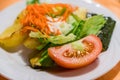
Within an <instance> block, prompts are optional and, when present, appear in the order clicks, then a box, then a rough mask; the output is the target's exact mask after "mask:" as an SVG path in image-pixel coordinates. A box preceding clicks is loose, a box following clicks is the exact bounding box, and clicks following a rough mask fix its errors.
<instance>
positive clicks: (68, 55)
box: [48, 35, 102, 69]
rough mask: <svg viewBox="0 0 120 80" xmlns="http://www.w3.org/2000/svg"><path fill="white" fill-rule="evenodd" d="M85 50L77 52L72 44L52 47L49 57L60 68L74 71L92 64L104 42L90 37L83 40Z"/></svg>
mask: <svg viewBox="0 0 120 80" xmlns="http://www.w3.org/2000/svg"><path fill="white" fill-rule="evenodd" d="M79 41H80V42H82V44H83V45H84V47H83V50H81V51H80V50H75V49H74V48H73V46H72V44H71V43H70V44H65V45H63V46H58V47H51V48H49V49H48V54H49V56H50V57H51V58H52V59H53V60H54V61H55V62H56V63H57V64H58V65H60V66H62V67H64V68H69V69H74V68H79V67H83V66H86V65H88V64H90V63H92V62H93V61H94V60H95V59H96V58H97V56H98V55H99V54H100V52H101V50H102V42H101V40H100V39H99V38H98V37H97V36H95V35H89V36H87V37H85V38H83V39H81V40H79Z"/></svg>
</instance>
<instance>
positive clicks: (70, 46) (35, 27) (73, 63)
mask: <svg viewBox="0 0 120 80" xmlns="http://www.w3.org/2000/svg"><path fill="white" fill-rule="evenodd" d="M115 23H116V22H115V20H113V19H112V18H110V17H106V16H104V15H103V14H95V13H90V12H88V10H87V9H86V8H83V7H79V6H75V5H72V4H65V3H55V4H50V3H40V2H39V0H28V1H27V6H26V8H25V9H24V10H22V11H21V13H20V14H19V15H18V16H17V18H16V20H15V21H14V23H13V25H11V26H10V27H8V28H7V29H6V30H5V31H4V32H3V33H2V34H0V47H1V48H3V49H5V50H6V51H9V52H13V51H18V47H19V46H21V45H23V46H24V47H25V48H28V49H30V50H32V52H31V54H30V56H28V58H29V63H30V66H31V67H32V68H50V67H53V66H54V67H57V66H61V67H63V68H68V69H76V68H80V67H84V66H87V65H89V64H90V63H92V62H93V61H95V60H96V58H97V57H98V55H99V54H100V53H101V52H103V51H106V50H107V49H108V47H109V43H110V39H111V36H112V33H113V30H114V27H115Z"/></svg>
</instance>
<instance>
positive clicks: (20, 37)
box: [0, 31, 27, 51]
mask: <svg viewBox="0 0 120 80" xmlns="http://www.w3.org/2000/svg"><path fill="white" fill-rule="evenodd" d="M26 37H27V34H22V32H21V31H16V32H14V33H13V34H12V35H11V36H9V37H6V38H3V39H0V47H2V48H3V49H5V50H7V51H11V50H15V49H16V48H17V47H18V46H19V45H20V44H22V43H23V41H24V40H25V39H26Z"/></svg>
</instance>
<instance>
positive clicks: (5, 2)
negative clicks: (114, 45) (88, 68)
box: [0, 0, 120, 80]
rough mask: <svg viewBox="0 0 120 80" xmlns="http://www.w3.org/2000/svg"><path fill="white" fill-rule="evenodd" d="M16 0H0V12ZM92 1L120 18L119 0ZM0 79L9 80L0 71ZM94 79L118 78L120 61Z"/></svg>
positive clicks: (114, 79)
mask: <svg viewBox="0 0 120 80" xmlns="http://www.w3.org/2000/svg"><path fill="white" fill-rule="evenodd" d="M18 1H20V0H0V12H1V11H2V10H4V9H5V8H7V7H9V6H10V5H12V4H14V3H16V2H18ZM79 1H80V0H79ZM93 1H94V2H96V3H98V4H100V5H102V6H104V7H106V8H108V9H109V10H110V11H111V12H112V13H113V14H115V15H116V16H117V17H118V18H119V19H120V0H93ZM0 80H9V78H7V77H6V76H5V75H2V74H1V73H0ZM96 80H120V61H119V62H118V63H117V64H116V65H115V66H114V67H113V68H112V69H111V70H110V71H108V72H107V73H105V74H104V75H102V76H100V77H99V78H97V79H96Z"/></svg>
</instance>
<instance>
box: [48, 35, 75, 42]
mask: <svg viewBox="0 0 120 80" xmlns="http://www.w3.org/2000/svg"><path fill="white" fill-rule="evenodd" d="M75 39H76V36H75V35H74V34H69V35H67V36H64V35H58V36H51V37H50V38H48V41H49V42H51V43H53V44H64V43H68V42H71V41H74V40H75Z"/></svg>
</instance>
